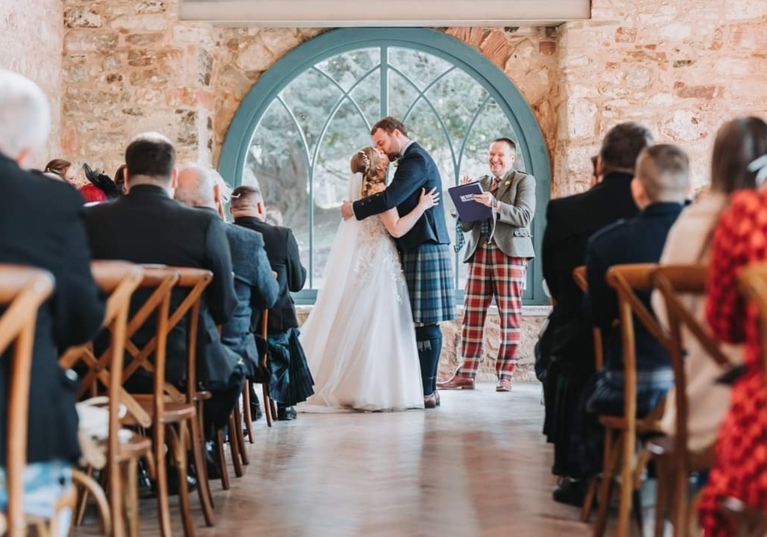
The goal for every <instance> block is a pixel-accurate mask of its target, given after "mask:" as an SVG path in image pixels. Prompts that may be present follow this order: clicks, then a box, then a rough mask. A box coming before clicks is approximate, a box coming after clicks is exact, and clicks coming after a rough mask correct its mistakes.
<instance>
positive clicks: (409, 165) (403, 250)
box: [341, 117, 455, 408]
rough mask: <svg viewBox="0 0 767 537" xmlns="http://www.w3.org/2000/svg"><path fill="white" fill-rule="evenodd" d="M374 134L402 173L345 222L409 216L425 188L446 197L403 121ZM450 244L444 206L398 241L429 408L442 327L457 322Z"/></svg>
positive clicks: (386, 121) (347, 209)
mask: <svg viewBox="0 0 767 537" xmlns="http://www.w3.org/2000/svg"><path fill="white" fill-rule="evenodd" d="M370 134H371V135H372V136H373V142H374V143H375V145H376V147H377V148H378V149H380V150H381V151H383V152H384V153H386V155H387V156H388V157H389V160H390V161H392V162H395V161H397V162H396V164H395V165H396V166H397V171H396V173H395V174H394V179H393V180H392V182H391V185H389V187H388V188H387V189H386V190H384V191H383V192H381V193H378V194H374V195H372V196H370V197H367V198H363V199H361V200H358V201H355V202H354V203H353V204H352V203H351V202H350V201H345V202H344V203H343V205H342V206H341V216H343V218H344V220H348V219H349V218H351V217H352V216H354V217H356V218H357V220H364V219H365V218H368V217H370V216H373V215H376V214H380V213H383V212H385V211H388V210H389V209H392V208H394V207H396V208H397V212H398V213H399V215H400V216H404V215H406V214H408V213H409V212H410V211H412V210H413V209H414V208H415V207H416V205H418V198H419V196H420V193H421V189H422V188H425V189H426V191H427V192H428V191H430V190H431V189H432V188H436V189H437V192H442V181H441V179H440V176H439V170H438V169H437V165H436V164H435V163H434V160H432V158H431V156H429V154H428V153H427V152H426V151H424V149H423V148H422V147H421V146H420V145H418V144H417V143H415V142H413V141H412V140H410V139H409V138H408V135H407V128H406V127H405V125H404V124H403V123H402V122H401V121H400V120H398V119H396V118H393V117H385V118H383V119H382V120H380V121H379V122H378V123H376V124H375V125H374V126H373V128H372V129H371V131H370ZM449 244H450V239H449V238H448V235H447V226H446V225H445V212H444V208H443V205H442V202H440V203H439V204H438V205H436V206H435V207H432V208H431V209H429V210H427V211H426V212H425V213H424V215H423V216H422V217H421V218H420V219H419V220H418V222H416V224H415V226H413V229H411V230H410V231H409V232H408V233H406V234H405V235H403V236H402V237H400V238H399V239H397V248H398V249H399V251H400V255H401V258H402V268H403V269H404V272H405V280H406V281H407V287H408V294H409V295H410V307H411V308H412V310H413V322H414V323H415V339H416V343H417V344H418V358H419V360H420V362H421V380H422V382H423V395H424V397H423V403H424V406H425V407H426V408H434V407H436V406H439V394H438V393H437V369H438V368H439V355H440V352H441V351H442V331H441V329H440V327H439V324H438V323H439V322H440V321H448V320H450V319H453V318H455V302H454V297H453V288H454V281H453V269H452V256H451V255H450V251H449V248H448V246H449Z"/></svg>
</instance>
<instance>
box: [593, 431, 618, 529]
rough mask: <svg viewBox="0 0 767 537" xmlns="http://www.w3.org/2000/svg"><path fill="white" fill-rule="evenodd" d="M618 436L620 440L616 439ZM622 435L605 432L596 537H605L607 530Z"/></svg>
mask: <svg viewBox="0 0 767 537" xmlns="http://www.w3.org/2000/svg"><path fill="white" fill-rule="evenodd" d="M615 436H618V438H615ZM620 436H621V433H616V432H614V431H610V430H606V431H605V449H604V460H603V463H602V464H603V466H602V483H601V484H600V485H599V497H598V498H599V505H598V506H597V507H598V509H597V520H596V522H595V523H594V532H593V536H594V537H603V536H604V534H605V529H606V528H607V514H608V509H609V507H610V495H611V492H612V487H613V472H614V471H615V465H616V463H617V461H618V455H619V454H620V451H619V450H618V445H617V444H618V442H619V440H620Z"/></svg>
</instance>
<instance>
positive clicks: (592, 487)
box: [581, 476, 599, 522]
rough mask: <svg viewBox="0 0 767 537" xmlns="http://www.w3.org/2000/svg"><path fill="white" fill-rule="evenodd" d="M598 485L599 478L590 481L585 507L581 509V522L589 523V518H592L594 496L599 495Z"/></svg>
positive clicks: (595, 477)
mask: <svg viewBox="0 0 767 537" xmlns="http://www.w3.org/2000/svg"><path fill="white" fill-rule="evenodd" d="M598 483H599V480H598V478H597V476H593V477H591V478H590V479H589V488H588V489H587V490H586V497H585V498H584V499H583V507H582V508H581V522H588V521H589V518H591V510H592V508H593V507H594V496H596V494H597V484H598Z"/></svg>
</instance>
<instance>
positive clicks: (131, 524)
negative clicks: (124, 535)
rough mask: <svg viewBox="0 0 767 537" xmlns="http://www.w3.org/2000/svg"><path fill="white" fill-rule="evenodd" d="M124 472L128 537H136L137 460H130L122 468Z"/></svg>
mask: <svg viewBox="0 0 767 537" xmlns="http://www.w3.org/2000/svg"><path fill="white" fill-rule="evenodd" d="M124 468H125V471H126V474H127V475H126V476H125V482H126V483H127V487H126V490H125V509H126V511H127V513H126V515H127V516H126V518H127V520H128V537H138V535H139V515H138V459H131V460H130V461H128V464H126V465H125V466H124Z"/></svg>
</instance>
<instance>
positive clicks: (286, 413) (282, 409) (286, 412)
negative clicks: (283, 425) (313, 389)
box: [277, 403, 298, 421]
mask: <svg viewBox="0 0 767 537" xmlns="http://www.w3.org/2000/svg"><path fill="white" fill-rule="evenodd" d="M297 417H298V414H296V409H295V408H293V407H292V406H282V405H281V404H279V403H278V404H277V420H278V421H290V420H294V419H296V418H297Z"/></svg>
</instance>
